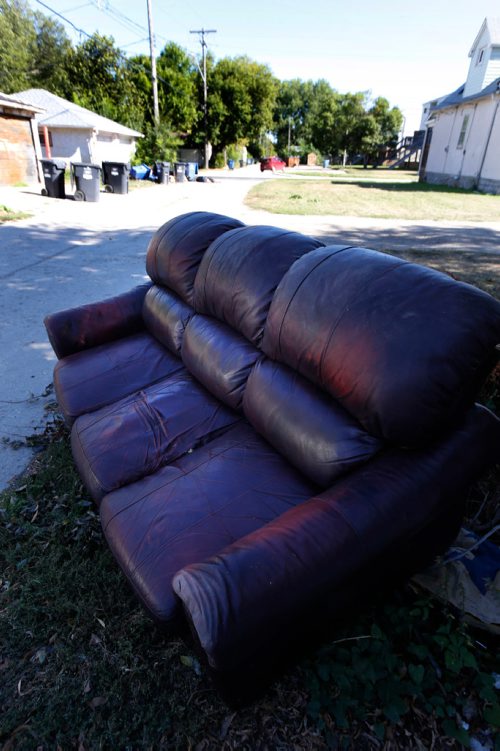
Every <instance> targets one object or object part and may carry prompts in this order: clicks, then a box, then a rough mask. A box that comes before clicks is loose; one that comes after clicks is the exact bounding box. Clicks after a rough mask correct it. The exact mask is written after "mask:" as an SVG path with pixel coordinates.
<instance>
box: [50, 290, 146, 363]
mask: <svg viewBox="0 0 500 751" xmlns="http://www.w3.org/2000/svg"><path fill="white" fill-rule="evenodd" d="M150 287H151V284H141V285H140V286H138V287H134V288H133V289H131V290H130V291H128V292H124V293H123V294H121V295H116V297H110V298H108V299H106V300H100V301H99V302H96V303H90V304H89V305H82V306H81V307H78V308H69V309H68V310H61V311H59V312H58V313H53V314H51V315H48V316H47V317H46V318H45V319H44V323H45V328H46V329H47V334H48V337H49V341H50V343H51V345H52V347H53V349H54V352H55V353H56V355H57V357H58V358H59V359H60V358H61V357H66V356H67V355H72V354H74V353H75V352H80V351H81V350H84V349H89V348H90V347H96V346H97V345H98V344H105V343H107V342H111V341H113V340H114V339H120V338H121V337H123V336H127V335H128V334H133V333H134V332H136V331H140V330H141V329H142V328H143V325H144V324H143V321H142V304H143V302H144V297H145V296H146V292H147V291H148V289H149V288H150Z"/></svg>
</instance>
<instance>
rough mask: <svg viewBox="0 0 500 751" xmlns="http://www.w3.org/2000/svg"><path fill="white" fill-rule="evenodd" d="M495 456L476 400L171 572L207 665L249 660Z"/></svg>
mask: <svg viewBox="0 0 500 751" xmlns="http://www.w3.org/2000/svg"><path fill="white" fill-rule="evenodd" d="M499 456H500V420H498V419H497V418H496V417H495V416H494V415H492V413H490V412H489V411H488V410H487V409H485V408H483V407H479V406H477V405H476V406H475V407H474V408H473V409H471V410H470V411H469V413H468V414H467V415H466V417H465V419H464V421H463V423H462V424H461V425H460V426H459V427H458V428H457V429H456V430H455V431H454V432H453V433H452V434H451V435H448V436H447V437H446V439H443V440H441V441H439V442H438V443H436V444H434V445H433V446H432V447H429V448H426V449H422V450H418V451H416V450H412V451H405V450H402V449H392V450H388V451H386V452H384V453H383V454H380V455H379V456H378V457H376V458H374V459H373V460H372V461H370V462H369V463H368V464H366V465H364V466H363V468H361V469H359V470H357V471H355V472H353V473H351V474H349V475H347V476H345V477H344V478H343V479H342V480H340V481H339V482H337V483H336V484H335V485H334V486H333V487H332V488H330V489H329V490H327V491H325V492H324V493H322V494H320V495H318V496H317V497H315V498H311V499H310V500H309V501H306V502H305V503H302V504H301V505H299V506H296V507H294V508H293V509H290V510H289V511H288V512H286V513H285V514H283V515H282V516H280V517H279V518H277V519H276V520H275V521H273V522H271V523H269V524H267V525H266V526H265V527H263V528H261V529H259V530H257V531H255V532H253V533H252V534H250V535H248V536H246V537H244V538H242V539H241V540H239V541H237V542H235V543H233V544H232V545H231V546H229V547H227V548H226V549H225V550H223V551H222V552H221V553H220V554H219V555H217V556H214V557H212V558H210V559H209V560H207V561H205V562H203V563H200V564H193V565H191V566H188V567H186V568H184V569H182V570H181V571H179V572H178V573H177V574H176V576H175V577H174V580H173V585H174V590H175V592H176V593H177V595H178V596H179V597H180V598H181V600H182V601H183V604H184V609H185V612H186V615H187V618H188V620H189V621H190V623H191V626H192V628H193V630H194V633H195V637H196V638H197V639H198V641H199V643H200V645H201V647H202V648H203V650H204V651H205V653H206V656H207V658H208V662H209V665H210V666H211V667H212V668H214V669H215V670H218V671H232V670H234V669H235V668H237V667H238V665H241V664H245V663H246V664H249V663H250V664H251V663H252V661H258V656H259V654H261V653H262V652H264V653H265V652H266V650H267V649H268V647H269V644H270V643H275V644H276V645H277V646H278V645H279V644H280V642H281V641H283V638H284V637H285V638H286V635H287V634H288V633H289V632H290V630H291V629H293V626H294V624H296V623H298V622H300V621H301V620H302V619H303V617H304V614H305V613H307V612H308V610H310V609H312V608H314V607H315V605H317V604H318V603H319V602H320V601H321V599H322V598H324V597H325V596H326V595H327V594H328V592H329V591H331V590H333V589H334V588H335V587H337V586H339V585H341V584H342V582H344V581H345V580H346V579H348V577H350V576H351V575H353V574H355V573H356V572H357V571H359V570H360V569H362V568H364V567H366V566H370V564H371V563H372V561H374V560H375V559H377V558H378V557H380V555H383V553H384V551H386V550H387V549H388V548H389V547H390V546H391V545H392V544H394V543H395V542H397V541H404V540H405V538H406V537H410V536H413V535H414V534H415V533H416V532H418V531H419V530H422V529H425V528H426V527H427V525H430V524H432V522H433V521H434V519H435V518H436V517H438V516H439V515H440V514H441V516H442V514H443V511H445V510H446V508H447V507H451V506H455V504H457V503H460V501H461V499H463V497H464V493H465V491H466V489H467V486H468V485H470V483H471V482H472V481H473V480H474V479H476V478H477V476H478V475H479V474H480V473H481V472H482V471H484V469H485V468H486V467H487V466H488V465H489V464H491V463H492V462H494V461H495V460H498V457H499ZM394 566H395V567H397V566H398V561H397V560H395V561H394Z"/></svg>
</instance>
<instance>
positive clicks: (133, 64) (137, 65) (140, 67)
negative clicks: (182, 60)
mask: <svg viewBox="0 0 500 751" xmlns="http://www.w3.org/2000/svg"><path fill="white" fill-rule="evenodd" d="M36 2H37V3H38V4H39V5H42V6H43V7H44V8H47V10H48V11H50V12H51V13H53V14H54V15H55V16H57V17H58V18H60V19H61V20H62V21H64V22H65V23H67V24H69V25H70V26H71V27H72V28H73V29H74V30H75V31H76V32H77V33H78V34H80V35H81V36H86V37H87V38H88V39H91V38H92V34H89V33H88V32H87V31H85V30H84V29H80V28H79V27H78V26H75V24H74V23H73V22H72V21H70V20H69V18H66V17H65V16H63V15H62V13H59V12H58V11H57V10H54V8H51V7H50V5H47V3H44V2H43V0H36ZM147 38H149V37H147ZM117 50H118V53H119V55H120V57H121V58H122V59H123V60H124V61H125V62H126V63H127V65H130V67H131V68H135V69H136V70H140V71H141V73H147V74H148V75H149V74H150V72H151V71H149V70H148V69H147V68H145V67H144V65H142V64H141V63H136V62H135V61H133V60H131V59H130V58H129V57H127V55H126V54H125V53H124V52H122V51H121V50H120V48H119V47H118V48H117ZM186 54H187V55H188V56H189V57H191V54H190V53H188V52H187V51H186ZM157 78H158V80H159V81H161V82H162V83H164V84H167V85H168V84H169V82H168V81H166V80H165V79H164V78H161V76H157Z"/></svg>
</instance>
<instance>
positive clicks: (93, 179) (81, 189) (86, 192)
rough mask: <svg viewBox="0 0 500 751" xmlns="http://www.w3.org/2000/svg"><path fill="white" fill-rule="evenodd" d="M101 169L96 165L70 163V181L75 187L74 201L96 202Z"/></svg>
mask: <svg viewBox="0 0 500 751" xmlns="http://www.w3.org/2000/svg"><path fill="white" fill-rule="evenodd" d="M100 178H101V168H100V166H99V165H98V164H86V163H85V162H72V164H71V180H72V182H73V181H74V183H75V185H76V190H75V192H74V198H75V201H98V200H99V191H100V187H101V181H100Z"/></svg>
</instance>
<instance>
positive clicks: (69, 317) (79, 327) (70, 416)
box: [45, 211, 242, 425]
mask: <svg viewBox="0 0 500 751" xmlns="http://www.w3.org/2000/svg"><path fill="white" fill-rule="evenodd" d="M240 226H242V225H241V222H239V221H238V220H237V219H230V218H229V217H226V216H222V215H221V214H212V213H209V212H202V211H199V212H193V213H189V214H183V215H181V216H179V217H176V218H175V219H173V220H170V221H169V222H166V223H165V224H164V225H162V226H161V227H160V228H159V229H158V230H157V231H156V232H155V233H154V235H153V237H152V238H151V241H150V243H149V246H148V252H147V257H146V265H147V267H148V270H150V272H151V273H150V276H151V278H152V279H153V281H156V282H161V283H162V284H163V285H165V286H164V287H160V288H159V287H158V286H153V287H152V286H151V284H143V285H141V286H140V287H136V288H135V289H133V290H131V291H130V292H126V293H125V294H123V295H118V296H117V297H114V298H111V299H109V300H103V301H102V302H99V303H95V304H92V305H84V306H82V307H80V308H73V309H71V310H66V311H61V312H59V313H54V314H53V315H50V316H47V317H46V319H45V326H46V328H47V333H48V336H49V340H50V342H51V344H52V346H53V348H54V351H55V352H56V354H57V356H58V357H59V358H64V359H63V360H62V361H61V362H59V363H58V364H57V365H56V374H55V376H54V387H55V393H56V396H57V400H58V402H59V406H60V407H61V410H62V412H63V415H64V418H65V420H66V422H67V423H68V425H72V423H73V421H74V420H75V418H76V417H78V415H81V414H84V413H85V412H91V411H92V410H94V409H99V408H100V407H102V406H104V405H106V404H110V403H112V402H114V401H116V400H118V399H121V398H122V397H124V396H127V395H128V394H132V393H134V392H135V391H136V390H137V389H140V388H143V387H146V386H148V385H149V384H152V383H155V382H156V381H158V380H159V379H161V378H165V377H168V376H169V375H170V374H171V373H176V372H177V371H178V370H179V369H180V368H181V367H182V365H181V363H180V362H179V361H177V360H175V359H173V358H172V356H171V354H170V352H171V353H173V354H174V355H179V354H180V348H181V344H182V336H183V334H184V329H185V327H186V324H187V322H188V321H189V318H190V317H191V315H192V313H193V309H192V308H191V306H190V305H189V301H190V300H191V298H192V288H193V284H194V279H195V277H196V273H197V271H198V267H199V264H200V261H201V259H202V257H203V254H204V253H205V251H206V250H207V248H208V246H209V245H210V243H211V242H212V240H214V239H215V238H217V237H218V236H219V235H220V234H221V233H225V232H227V231H228V230H229V229H233V228H235V227H240ZM174 290H175V291H174ZM145 328H146V329H147V330H148V332H149V333H147V334H146V333H144V335H143V336H142V337H139V338H136V339H134V338H129V339H128V341H125V342H123V343H120V342H119V341H117V340H119V339H120V338H122V337H129V335H130V334H133V333H134V332H135V331H144V329H145ZM158 342H160V344H161V345H164V346H161V347H159V346H158ZM101 344H105V345H109V347H110V350H112V351H110V352H109V353H108V352H107V351H106V349H105V348H101V349H99V347H98V345H101ZM135 344H136V345H137V348H136V349H135V350H134V345H135ZM165 346H166V347H167V348H168V349H169V350H170V352H169V351H168V350H165ZM84 351H85V352H87V353H88V354H85V353H84ZM77 352H78V353H81V354H80V356H79V357H78V358H77V359H76V360H71V359H70V358H67V355H70V354H73V353H77ZM141 360H142V365H141ZM113 377H116V379H117V385H116V387H114V385H113V380H112V379H113ZM89 378H91V381H89V380H88V379H89ZM79 384H81V392H80V393H79V391H80V390H79V388H78V385H79Z"/></svg>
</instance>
